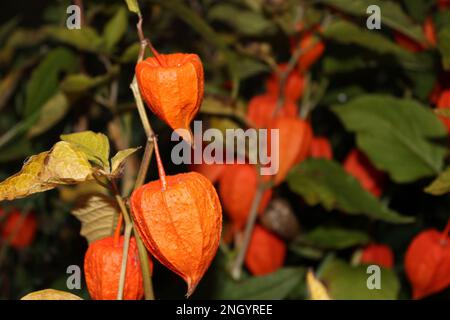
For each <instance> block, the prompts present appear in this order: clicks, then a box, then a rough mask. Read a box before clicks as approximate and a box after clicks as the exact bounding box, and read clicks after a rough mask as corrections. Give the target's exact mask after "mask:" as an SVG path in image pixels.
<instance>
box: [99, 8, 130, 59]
mask: <svg viewBox="0 0 450 320" xmlns="http://www.w3.org/2000/svg"><path fill="white" fill-rule="evenodd" d="M127 23H128V15H127V11H126V10H125V8H123V7H120V8H119V9H118V10H117V12H116V14H115V15H114V16H113V17H112V18H111V19H110V20H109V21H108V23H107V24H106V26H105V29H104V30H103V39H104V41H105V47H106V50H108V52H113V51H114V48H115V46H116V44H117V43H118V42H119V41H120V39H121V38H122V37H123V35H124V34H125V31H126V29H127Z"/></svg>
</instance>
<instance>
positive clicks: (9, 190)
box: [0, 152, 53, 201]
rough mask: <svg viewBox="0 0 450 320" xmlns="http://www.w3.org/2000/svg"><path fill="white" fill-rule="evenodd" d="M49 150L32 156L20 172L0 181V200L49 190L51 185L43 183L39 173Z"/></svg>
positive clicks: (42, 168)
mask: <svg viewBox="0 0 450 320" xmlns="http://www.w3.org/2000/svg"><path fill="white" fill-rule="evenodd" d="M48 153H49V152H42V153H40V154H38V155H36V156H32V157H31V158H30V159H29V160H28V161H27V162H25V164H24V165H23V167H22V170H20V172H18V173H16V174H15V175H13V176H11V177H9V178H8V179H6V180H5V181H3V182H1V183H0V201H2V200H13V199H17V198H23V197H26V196H28V195H30V194H33V193H36V192H42V191H46V190H50V189H52V188H53V185H49V184H46V183H43V182H42V180H41V179H40V175H41V173H42V171H43V170H44V167H45V160H46V158H47V156H48Z"/></svg>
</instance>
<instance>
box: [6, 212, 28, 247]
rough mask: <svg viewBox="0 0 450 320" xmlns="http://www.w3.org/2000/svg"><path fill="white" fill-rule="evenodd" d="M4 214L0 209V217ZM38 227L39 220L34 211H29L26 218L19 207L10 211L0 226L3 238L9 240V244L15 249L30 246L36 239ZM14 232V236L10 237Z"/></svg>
mask: <svg viewBox="0 0 450 320" xmlns="http://www.w3.org/2000/svg"><path fill="white" fill-rule="evenodd" d="M4 214H5V213H4V212H3V211H2V210H1V209H0V217H1V216H3V215H4ZM36 229H37V221H36V215H35V214H34V212H29V213H28V214H27V216H26V217H25V218H22V213H21V212H20V211H18V210H17V209H14V210H13V211H12V212H11V213H9V214H8V216H7V218H6V219H5V221H3V222H2V225H1V226H0V232H1V236H2V239H3V240H5V241H6V240H8V241H9V245H10V246H11V247H13V248H15V249H22V248H25V247H28V246H29V245H30V244H31V243H32V242H33V240H34V237H35V235H36ZM13 233H14V236H13V237H12V238H11V239H10V237H11V235H12V234H13Z"/></svg>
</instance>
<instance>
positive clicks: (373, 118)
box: [333, 95, 446, 183]
mask: <svg viewBox="0 0 450 320" xmlns="http://www.w3.org/2000/svg"><path fill="white" fill-rule="evenodd" d="M333 111H334V112H335V113H336V114H337V116H338V117H339V118H340V120H341V121H342V122H343V124H344V126H345V127H346V128H347V130H349V131H351V132H354V133H355V134H356V141H357V144H358V146H359V148H360V149H361V150H363V151H364V153H365V154H366V155H367V156H368V157H369V158H370V160H371V162H372V163H373V164H374V165H375V166H376V167H377V168H378V169H380V170H383V171H387V172H388V173H389V175H390V177H391V178H392V179H393V180H394V181H396V182H398V183H407V182H412V181H415V180H417V179H420V178H423V177H427V176H431V175H436V174H437V173H439V172H440V170H441V169H442V165H443V160H444V156H445V154H446V148H444V147H442V146H439V145H437V144H436V143H433V142H431V141H430V139H432V138H441V137H445V136H446V130H445V128H444V126H443V124H442V123H441V121H439V119H438V118H437V117H436V116H435V115H434V114H433V112H432V111H431V110H430V109H429V108H426V107H425V106H423V105H421V104H420V103H418V102H416V101H414V100H411V99H397V98H393V97H391V96H385V95H365V96H360V97H358V98H355V99H353V100H351V101H350V102H348V103H346V104H344V105H341V106H335V107H333Z"/></svg>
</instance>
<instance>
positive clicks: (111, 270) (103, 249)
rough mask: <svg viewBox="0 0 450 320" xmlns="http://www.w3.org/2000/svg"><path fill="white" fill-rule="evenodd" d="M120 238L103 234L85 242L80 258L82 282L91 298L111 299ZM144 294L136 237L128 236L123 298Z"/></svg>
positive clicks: (116, 282)
mask: <svg viewBox="0 0 450 320" xmlns="http://www.w3.org/2000/svg"><path fill="white" fill-rule="evenodd" d="M123 245H124V237H123V236H121V237H120V238H119V239H118V241H115V239H114V237H106V238H103V239H100V240H97V241H95V242H93V243H91V244H90V245H89V248H88V250H87V252H86V255H85V257H84V272H85V275H86V284H87V287H88V290H89V294H90V295H91V298H92V299H94V300H115V299H117V292H118V290H119V277H120V270H121V266H122V252H123ZM150 266H151V268H152V266H153V264H152V263H151V262H150ZM143 296H144V286H143V282H142V272H141V267H140V263H139V256H138V251H137V245H136V240H135V239H134V238H131V239H130V246H129V249H128V258H127V269H126V274H125V286H124V291H123V299H124V300H139V299H142V297H143Z"/></svg>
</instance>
